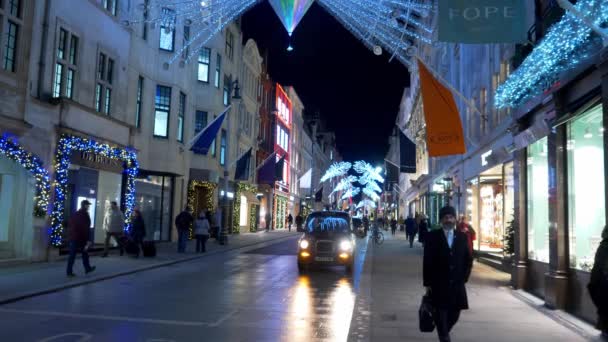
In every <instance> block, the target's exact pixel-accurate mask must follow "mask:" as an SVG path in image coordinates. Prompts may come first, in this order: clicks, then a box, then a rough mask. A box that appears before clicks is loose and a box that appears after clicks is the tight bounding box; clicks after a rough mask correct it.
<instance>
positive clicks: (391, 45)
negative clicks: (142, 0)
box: [123, 0, 434, 68]
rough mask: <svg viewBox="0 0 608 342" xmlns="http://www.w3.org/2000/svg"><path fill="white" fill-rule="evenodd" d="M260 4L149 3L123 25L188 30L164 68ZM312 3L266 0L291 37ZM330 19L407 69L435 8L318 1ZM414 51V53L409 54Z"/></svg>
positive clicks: (394, 0)
mask: <svg viewBox="0 0 608 342" xmlns="http://www.w3.org/2000/svg"><path fill="white" fill-rule="evenodd" d="M260 2H261V1H260V0H203V1H201V0H150V3H149V5H148V6H145V5H144V4H140V5H138V6H137V7H136V8H137V9H138V10H137V11H131V12H129V15H128V17H127V18H124V19H123V23H124V24H125V25H127V26H129V25H137V24H141V23H147V24H150V25H151V26H153V27H156V26H160V27H162V29H164V30H166V32H167V33H170V32H174V30H175V28H176V27H178V26H181V25H186V26H189V27H190V37H189V39H188V40H187V41H186V42H185V44H183V46H182V47H180V48H177V49H176V50H175V52H174V53H173V55H172V57H171V58H170V59H169V60H168V61H167V63H166V64H165V68H168V67H169V65H171V64H173V63H174V62H175V61H177V60H180V64H182V63H188V62H189V61H191V60H192V58H193V57H195V59H196V58H198V55H199V52H200V50H201V48H202V47H204V46H205V45H206V44H207V43H208V42H209V41H210V40H211V39H212V38H213V37H214V36H215V35H216V34H218V33H220V32H222V30H224V29H225V28H226V26H228V25H229V24H230V23H232V22H233V21H235V20H236V19H237V18H239V17H240V16H241V15H243V14H244V13H245V12H246V11H247V10H249V9H250V8H251V7H253V6H255V5H256V4H258V3H260ZM312 2H313V1H312V0H270V3H271V5H272V7H273V8H274V9H275V11H276V12H277V15H278V16H279V18H280V19H281V22H282V23H283V25H284V26H285V28H286V30H287V32H288V33H289V34H291V33H292V32H293V30H294V29H295V27H296V26H297V24H298V23H299V21H300V19H302V17H303V16H304V15H305V13H306V11H307V10H308V8H310V6H311V4H312ZM317 2H318V3H319V4H320V5H321V6H322V7H323V8H324V9H325V10H327V11H328V13H329V14H331V15H332V16H334V17H335V18H336V19H337V20H338V21H339V22H340V23H342V24H343V25H344V27H346V29H348V30H349V31H350V32H351V33H353V34H354V35H355V37H357V38H358V39H359V40H361V41H362V42H363V44H364V45H365V46H366V47H368V48H369V49H370V50H374V48H376V47H380V46H381V47H382V48H384V50H386V51H387V52H389V53H390V54H391V55H392V56H393V57H395V58H397V60H399V61H400V62H401V63H403V64H404V65H405V66H407V67H410V66H412V64H413V63H412V58H414V57H415V56H416V53H415V49H414V50H412V47H413V46H414V42H415V41H417V42H422V43H425V44H431V37H432V33H433V30H432V29H431V28H430V27H429V26H428V25H427V24H424V23H423V22H421V21H420V20H418V19H416V18H417V17H427V16H428V15H429V14H430V13H431V12H433V11H434V8H433V5H432V4H428V3H425V2H424V1H422V0H391V1H376V0H318V1H317ZM412 51H414V53H412Z"/></svg>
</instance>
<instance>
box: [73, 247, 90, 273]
mask: <svg viewBox="0 0 608 342" xmlns="http://www.w3.org/2000/svg"><path fill="white" fill-rule="evenodd" d="M84 246H85V244H82V243H79V242H76V241H70V242H69V243H68V248H69V253H70V254H69V256H68V269H67V274H72V273H74V261H75V260H76V253H81V254H82V265H83V266H84V270H85V271H89V270H90V269H91V264H89V252H87V251H86V250H85V249H84Z"/></svg>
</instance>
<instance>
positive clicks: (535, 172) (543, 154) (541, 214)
mask: <svg viewBox="0 0 608 342" xmlns="http://www.w3.org/2000/svg"><path fill="white" fill-rule="evenodd" d="M547 150H548V148H547V138H546V137H545V138H543V139H541V140H539V141H537V142H535V143H534V144H532V145H530V146H529V147H528V160H527V169H528V175H527V179H528V180H527V183H528V186H527V188H528V189H527V201H526V202H527V204H528V258H529V259H531V260H537V261H541V262H549V170H548V165H549V164H548V158H547Z"/></svg>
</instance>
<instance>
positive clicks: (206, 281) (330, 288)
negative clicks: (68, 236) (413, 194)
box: [0, 238, 366, 342]
mask: <svg viewBox="0 0 608 342" xmlns="http://www.w3.org/2000/svg"><path fill="white" fill-rule="evenodd" d="M359 242H363V241H362V240H359ZM363 245H364V243H359V244H358V246H357V249H358V252H359V253H358V254H357V260H356V265H355V268H354V272H353V274H352V276H349V275H348V274H347V273H346V272H345V270H344V268H342V267H328V268H320V269H314V270H312V271H311V272H308V273H306V274H303V275H300V274H299V273H298V270H297V264H296V255H295V254H296V248H297V239H296V238H293V239H290V240H288V241H284V242H280V243H276V244H272V245H270V246H267V247H262V248H255V247H254V248H249V249H243V250H239V251H234V252H227V253H222V254H216V255H210V256H209V257H205V258H202V259H199V260H196V261H192V262H186V263H180V264H176V265H173V266H169V267H164V268H160V269H156V270H151V271H147V272H142V273H137V274H133V275H129V276H124V277H120V278H115V279H111V280H106V281H101V282H98V283H94V284H90V285H85V286H81V287H76V288H72V289H69V290H65V291H61V292H57V293H52V294H48V295H44V296H40V297H35V298H31V299H28V300H24V301H20V302H16V303H13V304H9V305H4V306H0V331H2V341H34V342H76V341H78V342H85V341H142V342H168V341H174V342H185V341H290V342H291V341H346V340H347V336H348V332H349V327H350V322H351V317H352V313H353V308H354V303H355V295H356V291H357V288H358V285H359V279H360V276H361V269H362V262H363V259H364V257H365V252H366V247H365V246H363ZM116 267H117V268H120V264H119V263H118V264H117V265H116Z"/></svg>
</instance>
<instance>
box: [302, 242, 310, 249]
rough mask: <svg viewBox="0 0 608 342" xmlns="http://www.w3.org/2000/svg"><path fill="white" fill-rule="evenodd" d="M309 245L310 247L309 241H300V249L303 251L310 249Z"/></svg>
mask: <svg viewBox="0 0 608 342" xmlns="http://www.w3.org/2000/svg"><path fill="white" fill-rule="evenodd" d="M309 245H310V244H309V243H308V241H307V240H302V241H300V248H302V249H306V248H308V246H309Z"/></svg>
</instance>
